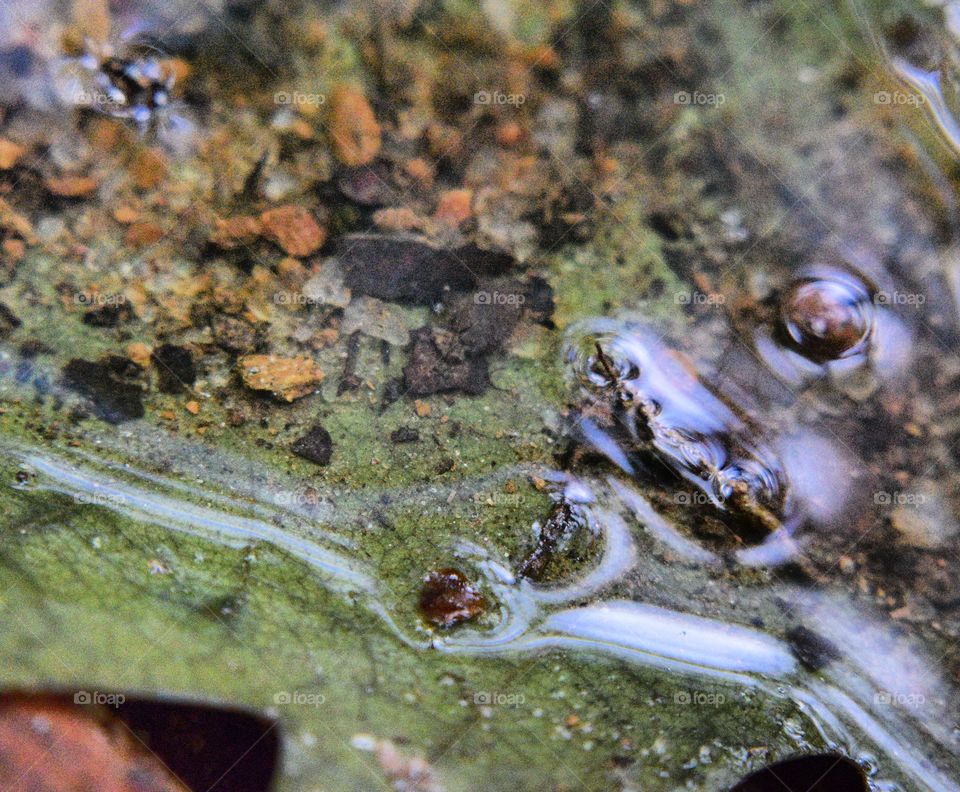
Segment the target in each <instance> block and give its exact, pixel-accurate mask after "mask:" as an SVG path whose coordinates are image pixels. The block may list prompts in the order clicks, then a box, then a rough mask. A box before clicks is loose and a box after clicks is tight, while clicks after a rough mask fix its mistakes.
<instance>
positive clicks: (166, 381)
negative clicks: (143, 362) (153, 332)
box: [152, 344, 197, 393]
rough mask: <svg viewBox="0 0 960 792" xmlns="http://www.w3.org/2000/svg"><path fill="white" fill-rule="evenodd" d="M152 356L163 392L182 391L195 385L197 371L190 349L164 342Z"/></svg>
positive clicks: (159, 385)
mask: <svg viewBox="0 0 960 792" xmlns="http://www.w3.org/2000/svg"><path fill="white" fill-rule="evenodd" d="M152 358H153V364H154V366H155V367H156V369H157V376H158V378H159V381H158V383H157V388H158V389H159V390H160V392H161V393H182V392H183V391H184V390H186V389H187V388H189V387H192V386H193V383H194V381H195V380H196V378H197V371H196V368H195V367H194V364H193V355H192V354H191V353H190V350H189V349H187V348H186V347H181V346H175V345H174V344H164V345H163V346H159V347H157V348H156V349H154V350H153V355H152Z"/></svg>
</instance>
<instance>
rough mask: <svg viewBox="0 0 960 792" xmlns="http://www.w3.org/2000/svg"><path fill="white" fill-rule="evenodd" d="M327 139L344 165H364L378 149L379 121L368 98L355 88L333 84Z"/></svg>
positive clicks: (375, 154) (374, 155)
mask: <svg viewBox="0 0 960 792" xmlns="http://www.w3.org/2000/svg"><path fill="white" fill-rule="evenodd" d="M330 105H331V111H332V117H331V120H330V140H331V143H332V144H333V151H334V154H336V157H337V159H338V160H340V162H342V163H343V164H344V165H349V166H351V167H356V166H358V165H367V164H368V163H370V162H371V161H372V160H373V158H374V157H376V156H377V153H378V152H379V151H380V125H379V124H378V123H377V119H376V117H375V116H374V114H373V109H372V108H371V107H370V103H369V102H368V101H367V98H366V97H365V96H364V95H363V94H362V93H361V92H360V91H359V90H357V89H356V88H353V87H351V86H348V85H338V86H336V87H335V88H334V89H333V91H332V93H331V97H330Z"/></svg>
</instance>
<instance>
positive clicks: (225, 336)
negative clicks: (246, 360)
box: [211, 316, 264, 355]
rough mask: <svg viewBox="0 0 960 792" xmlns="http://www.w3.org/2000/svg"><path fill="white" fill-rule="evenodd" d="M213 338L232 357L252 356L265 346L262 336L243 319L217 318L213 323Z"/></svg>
mask: <svg viewBox="0 0 960 792" xmlns="http://www.w3.org/2000/svg"><path fill="white" fill-rule="evenodd" d="M211 329H212V330H213V337H214V338H215V339H216V341H217V344H218V345H219V346H220V348H221V349H223V350H225V351H227V352H229V353H230V354H232V355H250V354H253V353H254V352H258V351H260V348H261V347H262V346H263V343H264V341H263V337H262V334H261V333H260V332H259V331H258V329H257V328H255V327H254V326H253V325H251V324H250V323H249V322H245V321H244V320H243V319H237V318H235V317H232V316H216V317H214V319H213V321H212V323H211Z"/></svg>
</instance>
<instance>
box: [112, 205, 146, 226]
mask: <svg viewBox="0 0 960 792" xmlns="http://www.w3.org/2000/svg"><path fill="white" fill-rule="evenodd" d="M139 218H140V213H139V212H138V211H137V210H136V209H134V208H133V207H132V206H118V207H117V208H116V209H114V210H113V219H114V220H116V221H117V222H118V223H120V225H130V223H135V222H137V220H138V219H139Z"/></svg>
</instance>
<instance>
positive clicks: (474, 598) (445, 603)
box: [420, 568, 487, 628]
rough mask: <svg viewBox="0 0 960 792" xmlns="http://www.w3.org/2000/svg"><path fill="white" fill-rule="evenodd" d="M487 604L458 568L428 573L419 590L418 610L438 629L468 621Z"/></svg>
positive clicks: (481, 611)
mask: <svg viewBox="0 0 960 792" xmlns="http://www.w3.org/2000/svg"><path fill="white" fill-rule="evenodd" d="M486 607H487V601H486V599H484V597H483V595H482V594H481V593H480V592H479V591H478V590H477V589H476V587H474V586H473V585H472V584H471V583H470V581H468V580H467V578H466V576H465V575H464V574H463V573H462V572H460V571H459V570H457V569H452V568H446V569H440V570H437V571H436V572H431V573H430V574H429V575H427V576H426V577H425V578H424V579H423V588H422V589H421V590H420V613H421V614H422V615H423V618H424V619H426V620H427V621H428V622H430V624H433V625H436V626H437V627H441V628H448V627H453V626H455V625H457V624H461V623H463V622H465V621H469V620H470V619H473V618H474V617H476V616H478V615H479V614H481V613H483V611H484V610H485V609H486Z"/></svg>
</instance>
